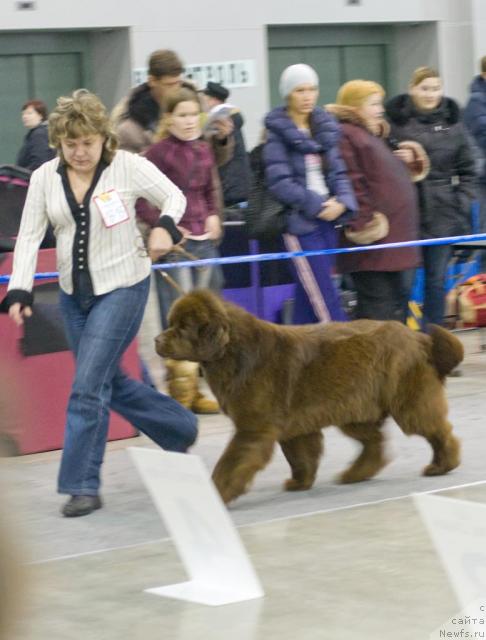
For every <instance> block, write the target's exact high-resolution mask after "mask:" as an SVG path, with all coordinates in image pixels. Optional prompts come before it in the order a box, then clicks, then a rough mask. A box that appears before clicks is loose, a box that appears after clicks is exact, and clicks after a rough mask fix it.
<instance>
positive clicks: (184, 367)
mask: <svg viewBox="0 0 486 640" xmlns="http://www.w3.org/2000/svg"><path fill="white" fill-rule="evenodd" d="M165 367H166V380H167V390H168V392H169V395H170V396H171V398H174V400H177V402H179V403H180V404H182V405H183V406H184V407H186V409H191V411H194V413H205V414H210V413H219V405H218V403H217V402H216V401H215V400H211V399H210V398H206V397H205V396H204V395H203V394H202V393H201V392H200V391H199V365H198V364H197V362H190V361H189V360H172V359H171V358H166V360H165Z"/></svg>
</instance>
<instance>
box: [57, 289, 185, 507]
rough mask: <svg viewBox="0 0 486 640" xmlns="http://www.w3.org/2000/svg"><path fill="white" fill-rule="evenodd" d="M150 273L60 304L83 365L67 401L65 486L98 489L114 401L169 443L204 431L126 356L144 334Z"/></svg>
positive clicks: (75, 491)
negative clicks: (129, 371) (130, 372)
mask: <svg viewBox="0 0 486 640" xmlns="http://www.w3.org/2000/svg"><path fill="white" fill-rule="evenodd" d="M148 290H149V278H146V279H144V280H142V281H141V282H138V283H137V284H135V285H133V286H131V287H126V288H120V289H115V290H114V291H111V292H109V293H106V294H104V295H100V296H95V295H93V294H92V293H90V292H89V290H88V291H86V290H85V291H83V283H81V284H80V287H79V290H78V291H77V292H76V293H75V294H73V295H68V294H66V293H64V292H63V291H61V294H60V306H61V311H62V314H63V318H64V323H65V328H66V334H67V338H68V341H69V344H70V347H71V349H72V351H73V353H74V356H75V359H76V370H75V376H74V382H73V386H72V390H71V396H70V398H69V403H68V407H67V419H66V432H65V438H64V449H63V453H62V460H61V468H60V471H59V478H58V491H59V493H67V494H70V495H97V494H98V490H99V486H100V469H101V464H102V462H103V455H104V451H105V445H106V438H107V434H108V423H109V417H110V408H111V409H114V410H115V411H116V412H118V413H119V414H120V415H121V416H123V417H124V418H125V419H126V420H128V421H129V422H130V423H131V424H132V425H133V426H134V427H136V428H137V429H139V430H140V431H142V432H143V433H145V434H146V435H148V436H149V437H150V438H152V440H154V441H155V442H156V443H157V444H158V445H160V446H161V447H162V448H163V449H166V450H168V451H186V450H187V448H188V447H189V446H190V445H191V444H192V443H193V442H194V440H195V439H196V435H197V419H196V417H195V416H194V415H193V414H192V413H191V412H190V411H188V410H187V409H185V408H184V407H182V406H181V405H180V404H179V403H178V402H176V401H175V400H173V399H172V398H169V397H168V396H165V395H163V394H162V393H159V392H158V391H156V390H155V389H152V388H151V387H149V386H147V385H146V384H143V383H142V382H139V381H138V380H133V379H131V378H129V377H128V376H127V375H125V373H124V372H123V371H122V370H121V369H120V366H119V363H120V359H121V357H122V355H123V353H124V351H125V350H126V349H127V347H128V346H129V345H130V343H131V341H132V340H133V338H134V337H135V336H136V335H137V332H138V329H139V326H140V323H141V321H142V316H143V312H144V308H145V303H146V301H147V296H148Z"/></svg>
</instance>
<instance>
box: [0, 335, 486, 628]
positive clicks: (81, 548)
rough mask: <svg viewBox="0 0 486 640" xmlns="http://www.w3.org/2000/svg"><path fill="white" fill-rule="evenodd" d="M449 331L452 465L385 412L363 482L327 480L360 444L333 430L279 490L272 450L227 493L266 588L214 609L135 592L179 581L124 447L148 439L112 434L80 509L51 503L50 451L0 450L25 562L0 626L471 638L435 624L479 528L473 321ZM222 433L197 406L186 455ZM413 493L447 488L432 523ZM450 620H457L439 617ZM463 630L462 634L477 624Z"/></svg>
mask: <svg viewBox="0 0 486 640" xmlns="http://www.w3.org/2000/svg"><path fill="white" fill-rule="evenodd" d="M459 335H460V337H461V338H462V339H463V341H464V344H465V347H466V358H465V360H464V362H463V364H462V365H461V372H462V375H461V376H460V377H451V378H448V379H447V393H448V399H449V405H450V413H449V415H450V420H451V422H452V424H453V425H454V431H455V433H456V435H457V436H458V437H459V438H460V440H461V443H462V463H461V465H460V466H459V468H457V469H456V470H454V471H453V472H451V473H449V474H447V475H445V476H439V477H430V478H426V477H423V476H421V471H422V469H423V467H424V466H425V465H426V464H428V462H429V461H430V457H431V451H430V448H429V446H428V444H427V443H426V442H425V440H424V439H423V438H421V437H411V438H407V437H405V436H404V435H403V433H402V432H401V431H400V430H399V429H398V427H397V426H396V425H395V424H393V422H392V421H390V423H389V424H387V426H386V435H387V445H386V447H387V453H388V458H389V460H390V462H389V464H388V466H387V467H385V469H383V470H382V471H381V472H380V473H379V474H378V476H377V477H376V478H374V479H373V480H371V481H367V482H363V483H358V484H354V485H339V484H337V483H336V481H335V477H336V476H337V474H338V473H339V472H340V471H342V470H343V469H345V468H346V467H347V465H348V464H349V462H350V461H351V460H352V459H353V458H354V457H355V456H356V451H357V449H356V445H355V443H354V442H353V441H351V440H350V439H348V438H346V437H345V436H344V435H343V434H342V433H341V432H338V431H337V430H336V429H334V428H329V429H326V430H325V432H324V438H325V452H324V455H323V458H322V461H321V466H320V469H319V474H318V477H317V480H316V483H315V485H314V487H313V488H312V489H311V490H310V491H306V492H302V493H286V492H284V491H282V484H283V482H284V480H285V479H286V478H287V477H288V476H289V468H288V465H287V463H286V461H285V459H284V458H283V455H282V453H281V451H280V450H277V451H276V452H275V455H274V457H273V459H272V462H271V463H270V464H269V465H268V467H267V468H266V469H265V470H264V471H263V472H261V473H260V474H258V476H257V478H256V480H255V483H254V485H253V487H252V488H251V490H250V491H249V492H248V493H247V494H246V495H244V496H242V497H241V498H240V499H238V500H237V501H235V502H234V503H233V504H232V505H231V506H230V508H229V514H230V516H231V518H232V520H233V522H234V523H235V525H236V526H237V528H238V532H239V534H240V537H241V539H242V541H243V544H244V546H245V548H246V550H247V552H248V554H249V557H250V559H251V562H252V563H253V566H254V568H255V570H256V572H257V574H258V576H259V578H260V581H261V583H262V586H263V589H264V591H265V596H264V597H263V598H259V599H255V600H250V601H247V602H241V603H238V604H230V605H224V606H218V607H211V606H206V605H201V604H194V603H189V602H184V601H181V600H174V599H169V598H164V597H156V596H154V595H152V594H149V593H146V592H145V591H144V590H145V589H147V588H149V587H155V586H159V585H170V584H174V583H177V582H182V581H184V580H186V579H187V577H186V575H185V572H184V568H183V565H182V563H181V561H180V559H179V556H178V555H177V552H176V549H175V547H174V544H173V541H172V540H171V538H170V537H169V535H168V533H167V531H166V530H165V528H164V524H163V522H162V520H161V519H160V516H159V514H158V512H157V510H156V508H155V506H154V504H153V502H152V500H151V499H150V497H149V495H148V493H147V491H146V489H145V486H144V484H143V482H142V480H141V478H140V476H139V475H138V473H137V471H136V469H135V467H134V465H133V463H132V460H131V458H130V457H129V454H128V452H127V447H129V446H137V447H149V448H152V447H155V445H153V444H152V443H151V442H150V441H149V440H148V439H146V438H144V437H139V438H133V439H131V440H125V441H119V442H114V443H110V444H109V445H108V448H107V454H106V457H105V462H104V466H103V482H104V484H103V490H102V496H103V500H104V507H103V508H102V509H100V510H99V511H97V512H95V513H93V514H91V515H89V516H87V517H83V518H75V519H68V518H62V517H61V516H60V514H59V508H60V506H61V505H62V503H63V501H64V500H65V497H63V496H59V495H57V494H56V492H55V486H56V474H57V470H58V464H59V458H60V452H50V453H45V454H36V455H31V456H23V457H19V458H10V459H6V460H5V462H4V464H2V468H3V470H2V480H3V485H4V486H6V490H5V493H6V502H7V510H6V512H7V515H8V516H9V517H8V521H9V522H8V525H9V530H10V531H12V532H13V534H14V535H13V536H11V537H12V538H14V539H15V541H16V544H17V552H18V553H21V555H22V557H23V559H24V564H25V577H24V580H23V585H22V587H21V589H20V592H19V594H18V599H19V601H20V605H19V606H20V613H19V614H18V624H17V626H16V629H15V631H13V632H12V633H11V634H10V635H9V636H8V637H9V640H125V639H127V640H162V639H164V640H228V639H231V640H296V639H298V640H321V639H322V640H324V639H325V640H327V639H332V640H357V639H359V640H422V639H428V638H440V637H468V636H466V635H462V636H461V635H457V636H454V635H450V636H448V635H447V632H451V633H453V632H455V631H456V632H460V631H461V628H460V627H459V626H457V620H458V617H457V614H458V612H460V611H461V609H464V606H465V605H467V604H468V603H469V599H468V598H470V599H471V600H472V594H473V591H469V592H468V590H467V589H468V586H467V584H465V582H466V583H467V576H466V578H465V577H464V575H461V571H462V569H461V553H463V554H464V557H466V556H467V557H469V556H471V548H472V546H474V544H476V543H477V540H478V536H479V540H480V541H481V540H482V541H483V542H484V541H485V540H486V537H484V535H483V531H486V519H485V518H486V516H484V514H483V505H485V504H486V464H485V460H486V424H485V415H486V393H485V387H486V352H484V351H481V350H480V347H479V337H478V334H477V333H476V332H468V333H464V334H459ZM231 431H232V429H231V424H230V421H229V420H228V419H227V418H226V417H225V416H223V415H216V416H204V417H201V418H200V436H199V439H198V442H197V443H196V445H195V447H194V448H193V449H192V453H194V454H196V455H198V456H200V458H201V459H202V461H203V463H204V465H205V466H206V468H207V469H208V471H210V470H211V469H212V468H213V466H214V464H215V462H216V460H217V459H218V457H219V456H220V455H221V453H222V451H223V448H224V446H225V445H226V443H227V441H228V439H229V437H230V434H231ZM414 494H421V495H422V496H423V495H425V496H426V498H425V500H427V499H428V498H427V496H436V497H438V498H441V497H442V498H447V499H448V502H446V501H445V500H444V499H442V500H441V499H439V500H438V501H434V504H436V503H437V504H438V505H439V506H440V505H442V506H444V505H445V511H444V513H445V515H440V514H439V516H437V519H436V523H437V525H438V530H439V533H438V534H437V535H438V537H436V538H435V537H434V535H433V534H432V535H431V531H430V528H429V527H428V525H427V523H426V522H425V520H424V519H423V518H422V517H421V515H420V509H419V508H418V505H417V502H416V500H414V498H413V496H414ZM451 499H452V500H451ZM457 500H460V501H461V502H460V503H458V502H457ZM463 501H467V503H468V504H466V505H465V506H464V504H465V503H464V502H463ZM449 504H451V505H452V507H450V508H449V507H448V505H449ZM454 505H459V506H460V505H463V506H464V508H465V509H468V514H472V515H471V517H472V518H476V520H474V523H473V524H472V525H471V526H469V525H468V524H467V522H466V520H467V518H469V515H467V516H463V515H457V516H456V515H455V514H458V513H459V511H457V510H455V507H454ZM461 508H462V507H461ZM458 509H459V507H458ZM484 511H486V509H484ZM461 514H462V512H461ZM481 518H482V520H481ZM459 520H461V523H462V524H461V523H459V525H458V527H457V532H455V524H457V522H458V521H459ZM451 522H452V524H451ZM429 524H430V523H429ZM461 527H462V533H463V534H464V535H463V536H462V542H461ZM452 530H454V531H452ZM442 534H443V535H442ZM456 534H457V535H456ZM441 535H442V538H441ZM470 535H472V536H473V537H472V538H470V537H468V536H470ZM448 536H449V538H448ZM454 536H455V537H454ZM474 536H476V537H474ZM441 540H445V543H444V544H445V545H446V552H444V545H442V546H441V544H442V542H441ZM451 540H452V542H451ZM447 544H449V545H451V544H452V545H453V549H452V550H450V548H449V547H447ZM462 544H464V550H463V549H462V547H461V545H462ZM480 546H481V545H480ZM447 549H449V551H450V553H449V551H447ZM478 549H479V550H477V551H476V556H475V560H474V559H473V560H474V562H475V565H474V570H469V569H468V571H469V577H470V576H471V575H473V574H474V576H473V577H474V579H475V580H476V583H477V584H479V587H478V588H480V589H482V587H484V590H482V591H480V593H484V592H485V591H486V582H483V580H484V576H485V575H486V573H485V567H486V553H485V554H484V556H482V555H481V554H482V552H481V550H480V547H478ZM468 554H469V556H468ZM457 555H458V557H459V560H457V558H456V556H457ZM454 558H455V559H456V560H457V562H456V566H455V567H454V566H452V565H453V564H454V562H453V560H454ZM449 560H451V561H450V562H449ZM481 565H483V566H481ZM476 569H477V570H476ZM466 573H467V571H466ZM485 596H486V593H485ZM484 603H485V604H486V597H485V599H484ZM471 611H472V610H471ZM468 612H469V610H468ZM468 615H469V614H468ZM471 615H472V614H471ZM483 615H484V614H483ZM454 616H456V617H455V618H454ZM484 617H485V618H486V615H484ZM451 618H454V620H455V621H456V622H454V624H455V625H456V626H455V627H451V626H449V627H447V626H446V625H447V622H448V621H449V624H450V619H451ZM451 630H452V631H451ZM485 630H486V624H485V625H484V626H483V627H482V630H481V631H480V632H479V633H481V632H482V633H484V635H477V636H474V635H471V636H469V637H471V638H472V637H478V638H480V637H486V632H485ZM465 631H469V633H471V634H472V633H474V630H473V626H472V625H470V626H469V628H466V629H465ZM442 634H444V635H442Z"/></svg>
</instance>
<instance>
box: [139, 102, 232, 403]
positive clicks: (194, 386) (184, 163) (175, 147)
mask: <svg viewBox="0 0 486 640" xmlns="http://www.w3.org/2000/svg"><path fill="white" fill-rule="evenodd" d="M201 113H202V112H201V105H200V103H199V100H198V97H197V96H196V95H195V94H194V92H193V91H190V90H188V89H179V90H178V91H177V92H175V93H173V94H172V95H171V96H170V97H169V98H168V99H167V101H166V111H165V114H164V119H163V123H162V130H161V135H162V140H160V142H157V143H156V144H154V145H153V146H151V147H150V148H149V149H148V150H147V151H146V152H145V157H146V158H147V159H148V160H150V161H151V162H153V163H154V164H155V166H156V167H157V168H158V169H160V170H161V171H162V172H163V173H164V174H165V175H167V176H168V177H169V178H170V180H172V182H173V183H174V184H176V185H177V186H178V187H179V188H180V189H181V191H182V192H183V193H184V195H185V196H186V199H187V206H186V210H185V213H184V215H183V216H182V218H181V220H180V221H179V223H178V228H179V231H181V233H182V234H183V236H184V248H185V250H186V251H187V252H188V253H190V254H191V255H193V256H195V257H196V258H199V259H204V258H216V257H218V255H219V254H218V250H217V248H216V244H215V243H216V242H217V241H218V239H219V238H220V236H221V222H220V217H221V207H220V198H219V192H220V189H221V186H220V183H219V178H218V172H217V170H216V163H215V160H214V156H213V153H212V150H211V147H210V146H209V144H208V143H207V142H206V141H205V140H202V139H201V126H200V122H201ZM137 214H138V216H139V217H140V218H142V220H144V221H145V222H147V223H148V224H149V226H153V225H154V224H156V222H157V219H158V216H159V212H158V211H154V209H153V207H151V206H150V205H149V204H148V203H147V202H146V201H144V200H141V201H140V202H139V203H138V205H137ZM167 259H168V260H169V262H173V261H177V260H180V259H181V254H180V253H179V254H177V253H176V254H169V255H168V256H167ZM182 259H183V260H184V259H187V257H186V256H182ZM211 272H212V267H202V268H201V267H199V268H188V267H185V268H181V269H172V270H171V271H170V274H169V275H171V276H172V277H173V278H174V280H175V281H176V282H177V284H178V285H179V287H180V289H181V290H182V291H183V292H184V293H188V292H189V291H192V290H193V289H203V288H207V287H209V286H210V283H211ZM161 281H162V279H161V278H158V279H157V281H156V282H157V283H158V282H161ZM160 301H161V302H162V303H164V302H165V301H166V298H165V292H164V291H162V292H161V296H160ZM165 315H166V309H165V308H164V307H163V306H162V308H161V316H162V318H164V316H165ZM166 367H167V374H168V376H167V377H168V388H169V393H170V395H171V396H172V397H173V398H175V399H176V400H178V401H179V402H180V403H181V404H183V405H184V406H186V407H187V408H190V409H192V411H194V412H195V413H217V412H218V411H219V407H218V404H217V403H216V402H215V401H214V400H210V399H209V398H206V397H205V396H204V395H203V394H202V393H201V392H200V391H199V385H198V372H199V366H198V364H197V363H195V362H178V361H175V360H166Z"/></svg>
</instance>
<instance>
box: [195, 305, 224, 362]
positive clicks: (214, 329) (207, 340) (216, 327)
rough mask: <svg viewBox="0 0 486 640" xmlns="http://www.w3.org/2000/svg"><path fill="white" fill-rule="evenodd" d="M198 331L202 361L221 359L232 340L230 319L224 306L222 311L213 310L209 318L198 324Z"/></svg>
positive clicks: (199, 351)
mask: <svg viewBox="0 0 486 640" xmlns="http://www.w3.org/2000/svg"><path fill="white" fill-rule="evenodd" d="M197 329H198V337H197V340H198V348H197V350H198V353H199V354H200V357H201V359H202V360H206V361H207V362H210V361H211V360H217V359H219V358H221V357H222V356H223V355H224V351H225V349H226V345H227V344H228V342H229V339H230V326H229V319H228V315H227V313H226V310H225V309H224V307H223V305H221V308H220V309H216V308H213V309H211V313H210V314H209V316H208V317H207V318H206V319H205V321H204V322H200V323H199V324H198V327H197Z"/></svg>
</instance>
